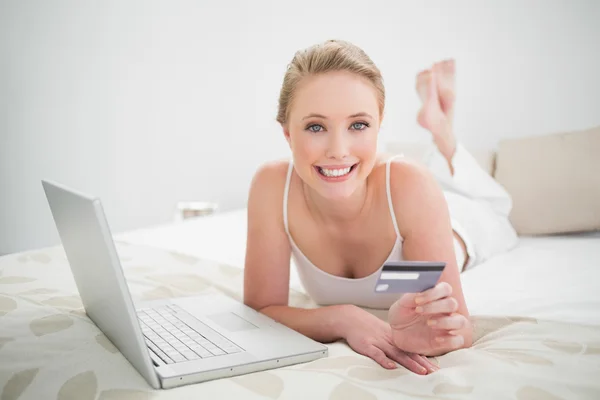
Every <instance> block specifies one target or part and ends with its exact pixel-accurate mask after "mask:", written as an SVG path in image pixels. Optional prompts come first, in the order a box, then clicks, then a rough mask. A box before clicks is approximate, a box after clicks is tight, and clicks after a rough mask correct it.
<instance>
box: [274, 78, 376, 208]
mask: <svg viewBox="0 0 600 400" xmlns="http://www.w3.org/2000/svg"><path fill="white" fill-rule="evenodd" d="M379 125H380V117H379V106H378V102H377V95H376V91H375V88H374V87H373V85H372V84H371V82H369V81H368V80H367V79H366V78H363V77H361V76H359V75H356V74H352V73H350V72H346V71H339V72H337V71H336V72H328V73H325V74H320V75H316V76H310V77H307V78H304V79H303V80H302V81H301V82H300V84H299V85H298V87H297V89H296V92H295V97H294V99H293V102H292V107H291V110H290V113H289V118H288V125H287V127H286V128H284V133H285V136H286V139H287V140H288V143H289V144H290V148H291V150H292V154H293V157H294V166H295V168H296V172H297V173H298V175H300V177H301V178H302V180H303V181H304V182H306V184H308V185H309V186H310V187H311V188H312V189H314V190H315V191H317V192H318V193H319V194H320V195H321V196H323V197H325V198H328V199H332V200H334V199H342V198H347V197H349V196H350V195H352V193H354V191H355V190H356V189H357V188H358V187H360V186H361V185H362V184H364V182H365V180H366V178H367V176H368V175H369V174H370V172H371V170H372V169H373V165H374V164H375V160H376V153H377V135H378V132H379Z"/></svg>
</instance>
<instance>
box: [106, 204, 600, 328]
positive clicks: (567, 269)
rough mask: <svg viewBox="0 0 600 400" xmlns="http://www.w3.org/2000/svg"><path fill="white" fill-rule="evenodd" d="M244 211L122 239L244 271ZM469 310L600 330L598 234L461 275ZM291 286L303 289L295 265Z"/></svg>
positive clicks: (550, 241)
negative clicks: (591, 327)
mask: <svg viewBox="0 0 600 400" xmlns="http://www.w3.org/2000/svg"><path fill="white" fill-rule="evenodd" d="M246 228H247V222H246V210H245V209H241V210H236V211H231V212H225V213H222V214H215V215H213V216H210V217H205V218H199V219H195V220H187V221H184V222H181V223H179V224H173V225H167V226H164V227H158V228H153V229H144V230H139V231H135V232H129V233H125V234H121V235H118V237H119V238H120V239H122V240H125V241H127V242H129V243H136V244H143V245H150V246H156V247H160V248H164V249H168V250H172V251H178V252H182V253H186V254H190V255H194V256H196V257H200V258H207V259H211V260H215V261H219V262H222V263H225V264H229V265H232V266H237V267H240V268H243V266H244V256H245V251H246ZM462 282H463V286H464V291H465V297H466V300H467V305H468V306H469V311H470V312H471V313H474V314H487V315H521V316H527V317H534V318H543V319H552V320H557V321H564V322H577V323H582V324H593V325H600V232H595V233H586V234H575V235H568V236H552V237H521V238H520V239H519V245H518V246H517V247H516V248H515V249H514V250H512V251H510V252H507V253H505V254H502V255H498V256H496V257H494V258H492V259H490V260H488V261H486V262H485V263H483V264H481V265H478V266H476V267H475V268H473V269H471V270H468V271H466V272H464V273H463V274H462ZM290 285H291V287H292V288H294V289H296V290H299V291H303V288H302V285H301V283H300V281H299V279H298V276H297V274H296V271H295V267H294V266H293V264H292V274H291V283H290Z"/></svg>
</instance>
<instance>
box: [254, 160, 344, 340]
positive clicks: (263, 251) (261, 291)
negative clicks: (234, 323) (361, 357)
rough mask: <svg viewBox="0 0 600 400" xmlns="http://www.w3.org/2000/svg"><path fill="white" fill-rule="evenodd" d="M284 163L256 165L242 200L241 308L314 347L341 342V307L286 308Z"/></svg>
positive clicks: (287, 263) (287, 262)
mask: <svg viewBox="0 0 600 400" xmlns="http://www.w3.org/2000/svg"><path fill="white" fill-rule="evenodd" d="M287 167H288V164H287V163H282V162H274V163H269V164H265V165H264V166H262V167H261V168H260V169H259V170H258V171H257V173H256V175H255V176H254V179H253V180H252V184H251V187H250V193H249V197H248V235H247V243H246V261H245V268H244V303H245V304H246V305H248V306H250V307H252V308H254V309H255V310H257V311H260V312H262V313H263V314H265V315H267V316H269V317H271V318H273V319H274V320H276V321H278V322H280V323H282V324H284V325H286V326H288V327H290V328H292V329H294V330H296V331H298V332H300V333H302V334H303V335H305V336H308V337H310V338H312V339H314V340H317V341H320V342H333V341H336V340H339V339H342V338H344V333H343V331H344V329H343V326H342V325H343V322H344V321H345V320H347V319H348V314H349V312H348V311H349V310H348V308H349V307H347V306H332V307H323V308H318V309H310V310H307V309H300V308H293V307H288V296H289V279H290V274H289V273H290V256H291V248H290V242H289V239H288V237H287V234H286V232H285V228H284V224H283V192H284V186H285V177H286V173H287Z"/></svg>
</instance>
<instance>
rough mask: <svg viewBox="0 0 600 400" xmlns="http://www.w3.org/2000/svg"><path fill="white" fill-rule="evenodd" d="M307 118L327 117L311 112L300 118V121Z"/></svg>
mask: <svg viewBox="0 0 600 400" xmlns="http://www.w3.org/2000/svg"><path fill="white" fill-rule="evenodd" d="M308 118H322V119H327V117H326V116H324V115H321V114H315V113H312V114H308V115H307V116H306V117H304V118H302V121H304V120H305V119H308Z"/></svg>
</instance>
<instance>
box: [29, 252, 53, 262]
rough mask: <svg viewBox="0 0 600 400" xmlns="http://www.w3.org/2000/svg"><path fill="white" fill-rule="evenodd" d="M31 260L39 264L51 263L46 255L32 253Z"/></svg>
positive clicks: (50, 259) (50, 258)
mask: <svg viewBox="0 0 600 400" xmlns="http://www.w3.org/2000/svg"><path fill="white" fill-rule="evenodd" d="M31 259H32V260H33V261H35V262H38V263H41V264H48V263H49V262H50V261H52V257H50V256H49V255H48V254H46V253H33V254H32V255H31Z"/></svg>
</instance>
